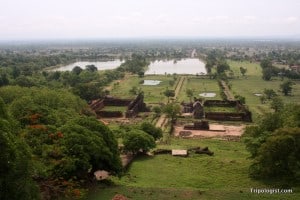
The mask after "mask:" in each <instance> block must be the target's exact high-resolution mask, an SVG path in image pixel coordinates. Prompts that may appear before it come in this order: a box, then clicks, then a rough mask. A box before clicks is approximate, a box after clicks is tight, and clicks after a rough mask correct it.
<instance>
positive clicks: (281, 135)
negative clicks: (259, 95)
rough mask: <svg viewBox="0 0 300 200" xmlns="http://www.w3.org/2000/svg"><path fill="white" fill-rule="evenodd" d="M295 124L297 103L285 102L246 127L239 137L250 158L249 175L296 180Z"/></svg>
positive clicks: (299, 115) (298, 122)
mask: <svg viewBox="0 0 300 200" xmlns="http://www.w3.org/2000/svg"><path fill="white" fill-rule="evenodd" d="M274 99H276V98H274ZM299 128H300V106H299V105H297V104H288V105H285V106H284V107H283V108H282V109H280V110H278V111H277V112H274V113H269V114H266V115H265V116H264V117H263V118H262V119H261V120H260V121H259V123H258V125H257V126H249V127H247V128H246V130H245V133H244V134H243V136H242V138H243V141H244V142H245V144H246V148H247V150H248V151H249V152H250V153H251V158H252V159H253V162H252V165H251V167H250V174H251V176H253V177H256V178H272V177H278V178H285V177H288V178H289V179H293V180H298V181H299V165H297V164H295V163H296V162H295V160H299V157H298V156H299V153H298V152H299V149H297V148H299V146H300V143H299V142H300V141H299ZM295 147H296V148H295ZM276 174H277V175H276Z"/></svg>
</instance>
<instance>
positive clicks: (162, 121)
mask: <svg viewBox="0 0 300 200" xmlns="http://www.w3.org/2000/svg"><path fill="white" fill-rule="evenodd" d="M184 80H185V77H184V76H181V77H180V79H179V81H178V84H177V85H176V88H175V96H174V99H176V97H177V96H178V94H179V92H180V90H181V88H182V85H183V82H184ZM167 122H168V120H167V117H166V115H165V114H163V115H161V116H160V117H159V119H158V121H157V122H156V125H155V126H156V127H159V128H161V129H163V128H164V126H165V125H166V123H167Z"/></svg>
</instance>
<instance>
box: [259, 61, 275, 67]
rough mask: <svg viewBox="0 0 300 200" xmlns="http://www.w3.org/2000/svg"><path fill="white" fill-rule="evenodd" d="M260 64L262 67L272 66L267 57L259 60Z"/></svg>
mask: <svg viewBox="0 0 300 200" xmlns="http://www.w3.org/2000/svg"><path fill="white" fill-rule="evenodd" d="M260 66H261V68H262V69H265V68H272V62H271V61H270V60H269V59H264V60H262V61H261V62H260Z"/></svg>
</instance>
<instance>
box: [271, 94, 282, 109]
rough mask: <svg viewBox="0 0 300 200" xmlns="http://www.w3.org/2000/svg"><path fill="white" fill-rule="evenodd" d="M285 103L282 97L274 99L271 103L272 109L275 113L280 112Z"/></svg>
mask: <svg viewBox="0 0 300 200" xmlns="http://www.w3.org/2000/svg"><path fill="white" fill-rule="evenodd" d="M283 106H284V105H283V101H282V99H281V98H280V97H274V98H273V99H272V102H271V108H272V109H274V111H275V112H278V111H280V110H281V109H282V108H283Z"/></svg>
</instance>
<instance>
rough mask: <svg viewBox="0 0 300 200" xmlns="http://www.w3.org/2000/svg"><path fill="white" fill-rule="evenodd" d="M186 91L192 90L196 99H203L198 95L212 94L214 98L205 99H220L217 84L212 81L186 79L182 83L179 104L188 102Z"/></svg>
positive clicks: (193, 78)
mask: <svg viewBox="0 0 300 200" xmlns="http://www.w3.org/2000/svg"><path fill="white" fill-rule="evenodd" d="M187 89H192V90H194V96H195V97H197V98H204V97H201V96H199V94H200V93H203V92H213V93H216V96H215V97H209V98H207V99H221V97H220V89H219V85H218V82H217V81H216V80H213V79H201V78H195V77H187V78H186V80H185V82H184V83H183V86H182V89H181V91H180V93H179V96H178V101H179V102H181V101H186V102H187V101H189V98H188V97H187V95H186V90H187Z"/></svg>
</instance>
